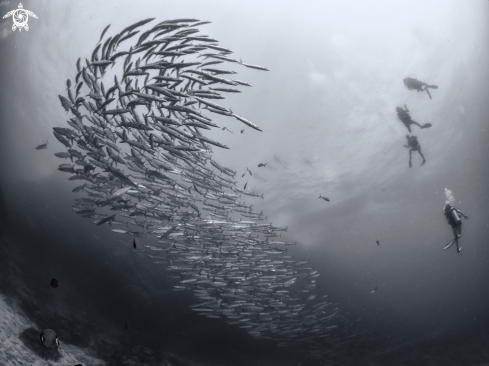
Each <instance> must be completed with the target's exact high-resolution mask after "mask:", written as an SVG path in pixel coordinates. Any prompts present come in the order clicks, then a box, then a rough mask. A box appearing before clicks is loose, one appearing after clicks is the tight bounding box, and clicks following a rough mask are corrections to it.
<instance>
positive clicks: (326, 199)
mask: <svg viewBox="0 0 489 366" xmlns="http://www.w3.org/2000/svg"><path fill="white" fill-rule="evenodd" d="M318 198H322V199H323V200H325V201H328V202H329V198H328V197H323V196H322V195H319V197H318Z"/></svg>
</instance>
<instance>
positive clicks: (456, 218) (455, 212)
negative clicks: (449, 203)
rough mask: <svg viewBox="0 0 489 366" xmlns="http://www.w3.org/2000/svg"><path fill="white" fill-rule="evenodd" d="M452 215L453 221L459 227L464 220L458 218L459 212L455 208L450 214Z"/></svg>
mask: <svg viewBox="0 0 489 366" xmlns="http://www.w3.org/2000/svg"><path fill="white" fill-rule="evenodd" d="M450 214H451V215H452V220H453V221H454V222H455V223H456V224H457V225H459V224H460V223H461V222H462V220H460V217H459V216H458V212H457V210H456V209H455V207H454V208H452V212H450Z"/></svg>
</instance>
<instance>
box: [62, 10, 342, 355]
mask: <svg viewBox="0 0 489 366" xmlns="http://www.w3.org/2000/svg"><path fill="white" fill-rule="evenodd" d="M152 20H154V19H146V20H144V21H141V22H137V23H135V24H133V25H131V26H129V27H127V28H125V29H124V30H123V31H122V32H120V33H118V34H116V35H114V36H112V37H109V38H106V37H105V34H106V32H107V29H108V27H107V28H105V30H104V31H103V32H102V35H101V37H100V40H99V43H98V45H97V46H96V48H95V50H94V52H92V58H91V61H88V60H87V66H86V67H83V68H82V67H81V65H80V61H78V62H77V75H76V78H75V80H76V83H77V86H76V93H77V95H78V94H79V93H81V95H84V97H83V98H82V99H80V98H79V99H77V100H75V101H74V102H73V101H70V99H69V96H70V86H71V82H70V85H69V87H68V98H66V97H64V96H61V95H60V96H59V98H60V101H61V105H62V108H63V109H64V110H65V111H66V112H68V113H72V114H73V116H72V117H73V118H70V120H69V121H67V123H68V125H69V126H70V127H71V128H56V129H55V130H53V134H54V135H55V137H56V138H57V139H58V140H59V141H60V142H61V143H62V144H64V145H65V146H66V148H67V152H66V153H57V154H56V156H57V157H59V158H70V159H73V160H74V161H75V164H74V165H71V164H62V165H60V166H59V169H60V170H61V171H65V172H69V173H71V176H70V178H69V180H83V181H84V184H83V185H81V186H78V187H76V188H74V189H73V191H74V192H78V194H79V195H81V196H84V197H82V198H77V199H76V200H75V201H74V204H73V206H72V207H73V209H74V210H75V212H76V213H77V214H79V215H80V216H82V217H86V218H90V219H92V220H96V221H94V222H93V223H94V224H96V225H99V226H100V225H103V224H105V223H109V224H110V225H119V226H120V225H122V226H127V228H126V227H124V228H123V229H122V230H121V229H112V231H113V232H115V233H119V234H126V235H131V236H133V237H136V236H138V237H139V236H144V235H148V236H151V235H153V236H157V238H158V244H157V245H156V246H151V247H149V246H148V247H146V248H147V249H148V252H153V254H151V255H152V258H155V259H158V262H161V263H166V264H167V265H168V266H167V269H168V271H169V272H170V276H175V277H177V278H178V279H179V281H180V282H179V284H178V286H175V289H176V290H178V291H184V290H189V291H192V292H193V293H194V295H195V296H196V299H197V301H198V303H199V305H198V306H195V307H193V308H192V309H196V311H197V313H198V314H203V315H205V316H208V317H211V318H223V319H225V320H226V321H228V322H229V323H231V324H232V323H234V322H235V323H236V324H237V325H239V326H242V327H244V329H246V331H247V332H249V333H250V335H253V336H255V337H258V338H261V337H267V338H271V339H273V340H276V341H278V342H280V343H279V345H280V344H282V345H299V344H303V345H306V344H309V343H310V340H311V339H313V338H312V337H315V338H314V339H315V340H317V342H319V343H314V342H313V343H311V344H312V346H311V347H312V348H311V350H312V351H311V352H313V354H321V355H323V354H322V353H320V351H318V350H320V349H322V348H324V349H325V350H328V349H330V347H329V348H328V347H324V346H325V345H326V344H327V343H321V342H323V341H322V340H323V339H324V340H326V339H328V338H327V337H329V336H330V334H331V332H334V331H332V329H333V328H331V329H327V327H328V326H330V325H331V323H330V322H331V321H332V320H333V319H341V312H339V311H338V309H334V308H333V306H331V305H330V304H324V302H325V300H324V299H322V298H320V297H318V296H317V295H316V293H315V291H316V289H317V288H318V285H317V283H316V278H317V276H319V275H320V273H318V272H315V271H314V269H313V267H312V265H311V263H310V262H308V261H305V260H303V261H301V262H299V261H295V260H294V258H293V257H292V256H290V255H287V253H286V248H287V246H288V245H293V244H294V243H289V242H286V241H278V240H282V239H279V238H280V236H281V232H282V231H284V230H286V228H281V227H277V226H273V225H272V224H271V223H268V222H267V221H266V218H264V217H263V216H262V215H263V213H262V212H254V211H252V205H249V204H248V203H247V202H242V201H244V200H242V199H241V198H240V197H244V196H247V195H248V196H254V197H262V198H263V197H264V195H263V194H261V193H256V192H247V191H244V190H243V191H242V190H240V189H239V188H237V186H236V184H238V182H236V181H234V180H233V178H234V177H235V175H236V171H235V170H232V169H230V168H226V167H224V166H222V165H220V164H219V163H218V162H216V161H215V160H213V155H212V154H213V151H212V149H213V148H214V146H217V147H220V148H228V147H227V146H226V145H224V144H223V143H222V142H220V141H214V140H211V139H210V138H209V137H208V136H207V135H206V133H207V132H206V130H208V129H209V130H210V129H213V128H221V127H220V126H218V125H217V124H215V123H214V122H213V121H212V118H211V115H210V113H209V112H212V113H218V114H221V115H223V116H224V117H220V118H227V117H234V118H235V119H237V120H238V121H240V122H242V123H245V124H246V125H248V126H249V127H252V128H253V129H255V130H257V131H261V129H260V128H259V127H258V126H257V125H255V124H254V123H252V122H250V121H248V120H247V119H245V118H244V117H241V116H239V115H236V114H234V113H233V112H232V111H231V110H230V109H229V108H227V107H225V99H224V97H223V96H222V95H221V94H220V92H223V93H240V92H241V91H240V90H238V89H234V88H230V87H229V86H230V85H232V86H237V85H245V86H250V84H248V83H246V82H244V81H240V80H229V79H224V78H221V77H219V76H217V75H220V74H227V73H234V71H232V72H231V71H227V70H226V69H227V67H226V66H227V65H229V64H228V63H229V62H231V63H238V64H239V63H241V64H242V65H243V66H245V67H250V68H255V69H259V70H265V68H263V67H261V66H255V65H250V64H244V63H242V62H241V60H239V61H238V60H236V59H232V58H230V57H229V56H227V55H229V54H230V53H231V50H229V49H227V48H223V47H220V46H219V45H218V42H217V41H216V40H214V39H212V38H211V37H206V36H202V35H200V34H199V33H197V32H198V29H197V26H198V25H199V24H206V22H199V21H197V20H189V19H177V20H173V21H167V22H161V23H159V24H156V25H155V26H154V27H152V28H148V29H143V28H142V29H141V31H140V30H139V29H138V30H135V29H136V28H140V27H143V26H145V25H146V24H147V23H149V22H150V21H152ZM194 22H196V24H193V23H194ZM192 24H193V25H192ZM136 34H140V36H139V38H138V39H136V38H134V35H136ZM122 42H124V43H122ZM130 42H133V43H132V45H129V43H130ZM206 50H207V51H209V52H213V53H208V54H204V53H203V54H200V56H201V57H200V58H199V57H197V58H196V57H194V56H191V55H192V54H195V55H196V54H197V53H200V52H206ZM218 52H220V53H218ZM112 55H113V56H112ZM187 55H189V56H187ZM187 57H192V58H191V59H188V58H187ZM177 58H178V61H176V60H177ZM203 59H211V60H207V61H202V60H203ZM196 60H197V61H196ZM218 64H219V68H209V66H211V65H218ZM108 67H113V70H114V71H115V70H120V71H118V72H116V76H115V77H114V78H113V81H112V80H108V77H107V76H105V75H104V72H105V70H106V68H108ZM80 76H81V77H82V78H83V81H81V82H78V78H79V77H80ZM111 79H112V78H111ZM72 97H73V95H72ZM209 99H219V100H220V102H219V104H216V103H213V102H210V101H209ZM109 105H110V107H109ZM106 108H107V109H106ZM109 108H110V109H109ZM232 120H234V119H233V118H232ZM230 128H231V127H230ZM242 132H243V130H242ZM253 133H254V131H253ZM216 136H217V135H216ZM238 136H239V137H241V138H245V137H246V136H247V135H243V134H240V135H238ZM250 137H251V136H250ZM216 138H217V137H216ZM211 145H212V146H211ZM123 155H124V156H123ZM117 164H125V168H127V169H125V171H124V172H123V171H122V170H119V169H117V168H116V166H117ZM263 166H265V164H263ZM247 172H249V174H250V176H251V175H252V173H251V171H250V170H249V169H248V170H247ZM231 177H232V178H231ZM246 186H247V185H245V189H246ZM109 211H110V212H109ZM111 214H112V215H111ZM116 215H119V216H116ZM116 217H117V218H118V219H117V220H116ZM132 226H137V230H134V227H132ZM133 245H134V246H135V241H134V242H133ZM148 255H149V256H151V255H150V254H148ZM318 303H319V304H321V303H322V305H320V306H319V307H314V306H315V305H316V304H318ZM317 337H324V338H317ZM315 342H316V341H315ZM324 342H326V341H324ZM314 347H315V348H314ZM323 358H324V357H323Z"/></svg>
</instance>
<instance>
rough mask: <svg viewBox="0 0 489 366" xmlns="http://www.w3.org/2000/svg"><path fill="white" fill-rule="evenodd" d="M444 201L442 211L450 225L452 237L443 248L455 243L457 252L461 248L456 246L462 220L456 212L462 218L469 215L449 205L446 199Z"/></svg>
mask: <svg viewBox="0 0 489 366" xmlns="http://www.w3.org/2000/svg"><path fill="white" fill-rule="evenodd" d="M446 203H447V204H446V205H445V207H444V208H443V213H444V214H445V217H446V219H447V221H448V223H449V224H450V226H451V227H452V230H453V236H454V239H453V240H452V241H450V242H449V243H448V244H447V245H445V247H444V248H443V249H448V248H450V247H451V246H452V245H453V244H454V243H455V244H456V245H457V253H460V249H461V248H459V246H458V239H459V238H460V237H461V236H462V220H461V219H460V216H459V215H458V214H460V215H462V216H463V217H464V219H468V218H469V217H468V216H466V215H465V214H464V213H463V212H462V211H460V210H458V209H456V208H455V207H453V206H451V205H450V203H448V201H447V202H446Z"/></svg>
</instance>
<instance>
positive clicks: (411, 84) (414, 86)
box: [403, 77, 438, 99]
mask: <svg viewBox="0 0 489 366" xmlns="http://www.w3.org/2000/svg"><path fill="white" fill-rule="evenodd" d="M403 81H404V85H406V87H407V88H408V89H409V90H417V91H418V92H420V91H426V92H427V93H428V96H429V97H430V99H432V98H431V94H430V92H429V90H428V88H432V89H438V86H437V85H428V84H426V83H423V82H422V81H419V80H418V79H414V78H409V77H408V78H404V79H403ZM423 88H424V89H423Z"/></svg>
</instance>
